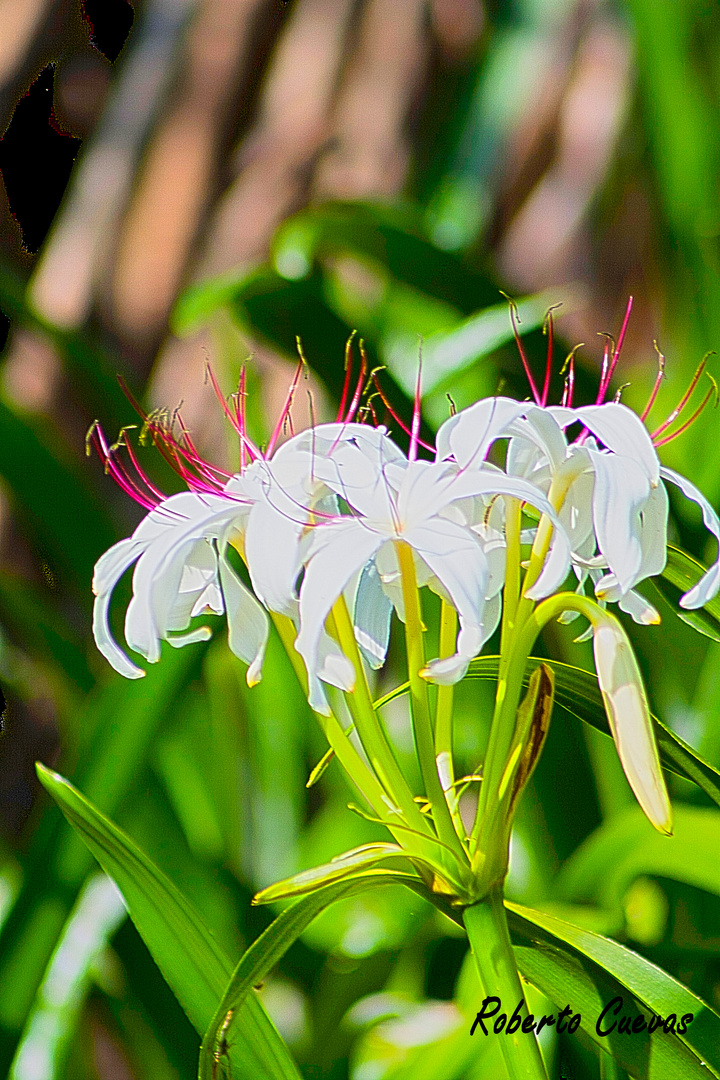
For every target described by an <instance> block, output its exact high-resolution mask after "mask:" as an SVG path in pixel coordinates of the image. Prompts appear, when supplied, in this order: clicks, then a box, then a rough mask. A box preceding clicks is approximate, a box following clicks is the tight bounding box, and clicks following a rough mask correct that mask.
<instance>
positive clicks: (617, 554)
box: [437, 398, 720, 623]
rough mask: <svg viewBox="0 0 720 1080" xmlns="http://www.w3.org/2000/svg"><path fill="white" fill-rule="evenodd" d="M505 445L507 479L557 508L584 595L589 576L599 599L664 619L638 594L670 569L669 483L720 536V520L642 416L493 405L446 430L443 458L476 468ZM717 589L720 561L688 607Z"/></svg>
mask: <svg viewBox="0 0 720 1080" xmlns="http://www.w3.org/2000/svg"><path fill="white" fill-rule="evenodd" d="M577 423H579V424H582V425H583V432H582V434H581V435H580V436H579V437H578V439H576V441H575V442H570V443H568V441H567V437H566V431H567V429H568V428H570V427H571V426H572V425H573V424H577ZM590 433H591V434H590ZM501 438H507V439H509V440H510V441H509V445H508V450H507V459H506V469H507V472H508V474H510V475H514V476H520V477H523V478H524V479H526V480H528V481H530V482H531V483H533V484H535V485H536V486H537V487H539V489H540V490H541V491H543V492H544V493H545V494H547V496H548V498H549V499H550V501H551V502H552V503H553V505H555V506H556V508H557V509H558V513H559V516H560V520H561V521H562V523H563V525H564V527H565V530H566V532H567V534H568V536H569V537H570V540H571V543H572V546H573V563H574V565H575V567H576V573H577V574H578V576H579V578H580V587H581V588H582V585H583V583H584V581H585V579H586V577H587V576H588V575H590V576H591V577H592V579H593V582H594V585H595V592H596V595H597V596H598V598H599V599H601V600H607V601H611V602H615V603H618V604H619V606H620V607H621V608H622V609H623V610H624V611H626V612H628V613H629V614H630V615H632V617H633V618H634V619H635V620H636V621H637V622H643V623H652V622H657V621H659V615H658V613H657V612H656V610H655V609H654V608H653V606H652V605H651V604H649V603H648V601H647V600H645V599H644V597H642V596H641V595H640V594H639V593H638V592H636V590H635V588H634V587H635V585H637V584H638V583H639V582H641V581H643V580H644V579H645V578H647V577H651V576H653V575H654V574H659V573H661V572H662V570H663V568H664V566H665V560H666V540H667V536H666V533H667V515H668V499H667V492H666V490H665V486H664V484H663V483H662V479H666V480H669V481H671V482H672V483H674V484H676V485H677V486H678V487H680V488H681V490H682V491H683V493H684V494H685V495H686V496H687V497H688V498H690V499H692V500H693V501H695V502H697V503H698V504H699V505H700V507H701V508H702V511H703V517H704V520H705V524H706V526H707V527H708V528H709V529H710V531H711V532H712V533H713V534H714V535H715V536H716V537H720V521H718V518H717V515H716V514H715V512H714V511H713V509H712V507H711V506H710V505H709V503H708V502H707V500H706V499H705V498H704V496H703V495H702V494H701V493H700V492H699V491H698V489H697V488H696V487H695V486H694V485H693V484H691V483H690V482H689V481H688V480H685V479H684V477H681V476H679V474H677V473H674V472H673V471H672V470H670V469H665V468H662V467H661V465H660V462H659V460H658V457H657V453H656V451H655V447H654V446H653V443H652V439H651V437H650V435H649V434H648V432H647V430H646V428H645V426H644V424H643V423H642V421H641V420H640V418H639V417H638V416H636V415H635V413H634V412H632V410H630V409H628V408H627V407H626V406H625V405H622V404H620V403H618V402H608V403H606V404H603V405H588V406H584V407H581V408H573V409H571V408H567V407H564V406H558V407H549V408H543V407H542V406H540V405H535V404H533V403H531V402H517V401H512V400H511V399H510V398H488V399H485V400H483V401H479V402H477V403H476V404H475V405H473V406H471V407H470V408H468V409H465V410H464V411H463V412H461V413H458V414H457V415H456V416H453V417H451V418H450V419H449V420H447V421H446V422H445V424H443V426H442V427H441V428H440V430H439V432H438V438H437V457H438V460H448V459H452V460H455V461H456V462H457V463H458V464H459V465H460V466H462V467H466V468H478V467H480V466H481V465H482V462H483V461H484V459H485V457H486V455H487V454H488V452H489V450H490V448H491V446H492V445H493V443H494V442H496V441H497V440H498V439H501ZM661 478H662V479H661ZM603 571H604V572H603ZM719 587H720V560H718V562H716V563H715V565H714V566H713V567H712V568H711V569H710V570H708V572H707V573H706V574H705V576H704V577H703V579H702V580H701V582H699V583H698V585H697V586H695V588H693V589H691V590H690V592H689V593H687V594H686V595H685V596H684V597H683V598H682V600H681V604H682V605H683V606H684V607H700V606H702V604H703V603H706V602H707V600H709V599H711V598H712V596H714V595H715V594H716V592H717V591H718V588H719Z"/></svg>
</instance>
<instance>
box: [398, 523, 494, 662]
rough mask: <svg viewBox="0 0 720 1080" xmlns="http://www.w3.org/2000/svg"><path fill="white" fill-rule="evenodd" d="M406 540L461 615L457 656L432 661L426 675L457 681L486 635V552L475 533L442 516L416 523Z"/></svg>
mask: <svg viewBox="0 0 720 1080" xmlns="http://www.w3.org/2000/svg"><path fill="white" fill-rule="evenodd" d="M404 539H405V540H406V542H407V543H408V544H409V545H410V546H411V547H412V548H413V549H414V550H415V551H416V552H417V553H418V555H420V557H421V558H422V559H423V561H424V562H425V563H427V565H428V566H429V567H430V569H431V570H432V572H433V574H434V575H435V577H436V578H437V579H438V581H440V582H441V583H442V584H443V585H444V587H445V589H446V590H447V592H448V595H449V596H450V599H451V601H452V604H453V607H454V608H455V610H456V611H457V613H458V615H459V617H460V632H459V634H458V639H457V646H456V652H455V655H454V656H451V657H447V658H444V659H442V660H433V661H431V662H430V663H429V664H428V665H427V668H426V671H427V677H428V678H430V679H431V680H432V681H439V680H441V679H442V680H447V681H448V682H457V681H458V679H461V678H462V677H463V675H464V674H465V672H466V671H467V666H468V664H469V662H470V661H471V660H472V659H473V657H474V656H477V654H478V653H479V652H480V649H481V648H482V646H483V643H484V641H485V640H486V637H487V635H486V634H485V632H484V624H483V609H484V606H485V595H486V592H487V586H488V578H489V571H488V564H487V559H486V557H485V552H484V551H483V548H482V544H481V543H480V541H479V540H478V539H477V537H476V536H475V535H474V534H473V533H472V532H470V531H469V530H468V529H466V528H464V527H463V526H462V525H457V524H456V523H455V522H453V521H447V520H444V519H442V518H435V519H434V520H433V521H430V522H428V523H427V524H425V525H418V526H416V527H415V528H413V529H411V530H409V531H408V532H406V533H405V535H404Z"/></svg>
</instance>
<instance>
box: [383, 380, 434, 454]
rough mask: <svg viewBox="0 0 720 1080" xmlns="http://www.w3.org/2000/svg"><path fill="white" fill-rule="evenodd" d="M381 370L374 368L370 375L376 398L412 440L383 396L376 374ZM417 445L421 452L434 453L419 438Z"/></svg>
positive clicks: (405, 427) (431, 448)
mask: <svg viewBox="0 0 720 1080" xmlns="http://www.w3.org/2000/svg"><path fill="white" fill-rule="evenodd" d="M382 370H383V369H382V368H375V370H374V371H372V372H371V373H370V378H371V379H372V381H373V383H374V385H375V389H376V391H377V396H378V397H379V398H380V400H381V401H382V403H383V405H384V406H385V408H386V409H387V411H388V412H389V413H390V415H391V416H392V418H393V420H394V421H395V423H396V424H397V425H398V427H399V428H400V429H401V430H402V431H404V432H405V434H406V435H409V436H410V437H411V438H412V431H411V430H410V428H409V427H408V426H407V424H406V423H405V421H404V420H401V419H400V417H399V416H398V414H397V413H396V412H395V410H394V409H393V407H392V405H391V404H390V402H389V401H388V399H387V398H386V396H385V394H384V392H383V389H382V387H381V385H380V383H379V381H378V377H377V373H378V371H382ZM417 445H418V446H422V448H423V450H427V451H429V453H431V454H434V453H435V448H434V447H432V446H429V445H428V443H426V442H423V440H422V439H420V438H418V440H417Z"/></svg>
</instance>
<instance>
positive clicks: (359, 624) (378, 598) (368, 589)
mask: <svg viewBox="0 0 720 1080" xmlns="http://www.w3.org/2000/svg"><path fill="white" fill-rule="evenodd" d="M391 615H392V603H391V602H390V600H389V599H388V597H387V594H386V593H385V591H384V589H383V586H382V581H381V580H380V574H379V573H378V569H377V566H376V565H375V562H374V560H371V561H370V562H368V563H366V564H365V566H364V567H363V570H362V573H361V574H360V581H359V582H358V587H357V592H356V594H355V610H354V614H353V624H354V626H355V640H356V641H357V643H358V647H359V649H360V652H361V653H362V655H363V658H364V659H365V660H366V662H367V663H368V665H369V666H370V667H371V668H373V670H375V671H377V670H378V668H381V667H382V666H383V664H384V663H385V657H386V656H387V650H388V644H389V642H390V618H391Z"/></svg>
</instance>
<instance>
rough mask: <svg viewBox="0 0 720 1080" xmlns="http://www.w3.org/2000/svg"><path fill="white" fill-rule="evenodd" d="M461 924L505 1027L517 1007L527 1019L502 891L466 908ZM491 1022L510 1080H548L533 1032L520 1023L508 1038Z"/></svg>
mask: <svg viewBox="0 0 720 1080" xmlns="http://www.w3.org/2000/svg"><path fill="white" fill-rule="evenodd" d="M463 921H464V923H465V929H466V930H467V934H468V938H469V939H470V949H471V951H472V954H473V959H474V960H475V967H476V968H477V973H478V975H479V977H480V985H481V987H482V992H483V995H484V996H485V997H498V998H500V1001H501V1006H500V1012H504V1013H505V1014H506V1016H507V1017H508V1021H507V1023H508V1024H509V1023H510V1019H511V1017H512V1014H513V1012H514V1010H515V1008H516V1006H517V1005H518V1004H520V1009H519V1010H518V1015H521V1016H522V1019H523V1020H524V1019H525V1018H526V1017H527V1016H528V1009H527V1003H526V1002H525V995H524V994H523V989H522V984H521V982H520V976H519V975H518V970H517V964H516V963H515V956H514V953H513V950H512V945H511V944H510V934H509V932H508V925H507V916H506V914H505V908H504V906H503V901H502V892H501V890H500V889H497V890H495V891H493V892H492V893H490V895H489V896H487V897H486V898H485V899H484V900H483V901H481V902H480V903H479V904H474V905H473V906H472V907H468V908H465V911H464V912H463ZM498 1015H499V1013H498ZM492 1023H493V1021H491V1020H488V1021H485V1026H486V1027H487V1029H488V1031H489V1032H490V1036H489V1037H490V1038H497V1039H498V1040H499V1042H500V1049H501V1051H502V1055H503V1058H504V1060H505V1067H506V1069H507V1075H508V1078H509V1080H548V1074H547V1071H546V1069H545V1063H544V1062H543V1059H542V1056H541V1054H540V1047H539V1046H538V1043H537V1039H536V1038H535V1035H534V1033H533V1032H529V1033H527V1032H523V1030H522V1022H521V1023H520V1025H518V1027H517V1030H516V1031H515V1032H514V1033H512V1034H510V1035H508V1034H507V1032H506V1031H503V1032H502V1034H498V1035H495V1034H494V1032H493V1031H492V1028H490V1027H489V1026H488V1025H489V1024H492ZM480 1034H481V1035H482V1033H480Z"/></svg>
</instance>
